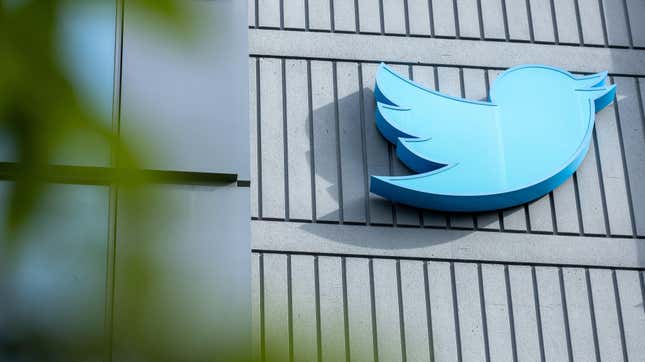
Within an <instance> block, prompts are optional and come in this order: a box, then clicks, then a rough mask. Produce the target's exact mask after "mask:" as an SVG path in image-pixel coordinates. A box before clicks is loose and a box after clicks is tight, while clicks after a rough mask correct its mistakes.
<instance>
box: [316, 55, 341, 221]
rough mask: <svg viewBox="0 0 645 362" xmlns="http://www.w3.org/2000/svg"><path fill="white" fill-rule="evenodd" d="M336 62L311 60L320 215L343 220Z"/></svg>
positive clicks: (317, 213)
mask: <svg viewBox="0 0 645 362" xmlns="http://www.w3.org/2000/svg"><path fill="white" fill-rule="evenodd" d="M332 68H333V64H332V63H331V62H321V61H312V62H311V99H312V108H313V121H312V125H313V137H314V150H313V151H314V169H315V175H314V177H315V195H316V204H315V206H316V218H317V219H318V220H328V221H337V220H338V219H339V212H338V211H339V210H338V201H339V187H340V185H339V180H338V171H339V167H338V154H337V150H338V148H337V147H338V138H337V133H336V131H337V126H338V123H337V119H336V111H335V107H334V80H333V69H332Z"/></svg>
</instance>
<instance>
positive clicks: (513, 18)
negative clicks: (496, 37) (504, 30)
mask: <svg viewBox="0 0 645 362" xmlns="http://www.w3.org/2000/svg"><path fill="white" fill-rule="evenodd" d="M505 3H506V14H507V17H506V19H507V21H508V34H509V37H510V39H513V40H524V41H529V40H531V33H530V30H529V18H528V10H527V7H526V5H527V1H526V0H506V1H505Z"/></svg>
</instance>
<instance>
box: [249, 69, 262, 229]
mask: <svg viewBox="0 0 645 362" xmlns="http://www.w3.org/2000/svg"><path fill="white" fill-rule="evenodd" d="M257 68H258V61H257V59H256V58H249V145H250V147H249V150H250V156H251V161H250V172H251V217H258V216H259V215H260V194H259V192H260V191H259V188H260V182H259V178H258V176H259V172H258V170H259V164H258V162H259V159H260V154H259V151H260V150H259V149H258V145H259V144H258V142H259V138H258V131H259V129H258V106H259V104H258V103H259V102H258V96H259V93H258V90H257V83H258V82H259V79H258V77H257Z"/></svg>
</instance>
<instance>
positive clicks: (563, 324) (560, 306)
mask: <svg viewBox="0 0 645 362" xmlns="http://www.w3.org/2000/svg"><path fill="white" fill-rule="evenodd" d="M559 272H560V271H559V268H553V267H536V268H535V277H536V284H537V293H538V300H539V301H540V323H541V328H542V336H543V342H544V358H545V359H546V360H547V361H567V360H569V359H568V358H567V357H568V356H569V355H570V354H569V344H570V342H571V340H570V336H569V324H568V323H569V321H568V314H567V312H568V310H567V309H566V304H565V303H563V301H564V300H565V299H564V298H563V295H562V294H561V291H562V286H561V280H560V277H559Z"/></svg>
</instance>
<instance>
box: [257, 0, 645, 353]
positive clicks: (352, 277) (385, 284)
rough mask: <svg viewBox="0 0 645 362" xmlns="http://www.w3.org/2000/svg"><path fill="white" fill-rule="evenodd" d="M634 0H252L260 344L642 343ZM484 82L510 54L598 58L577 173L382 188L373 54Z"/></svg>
mask: <svg viewBox="0 0 645 362" xmlns="http://www.w3.org/2000/svg"><path fill="white" fill-rule="evenodd" d="M644 4H645V3H643V2H642V1H639V0H627V1H624V2H622V1H609V0H602V1H596V0H551V1H549V0H529V1H515V0H506V1H503V0H491V1H483V0H481V1H476V0H470V1H468V0H458V1H450V0H447V1H443V0H380V1H379V0H371V1H370V0H357V1H351V0H309V1H305V0H281V1H278V0H273V1H270V0H255V1H253V0H251V1H250V7H249V41H250V46H249V48H250V49H249V52H250V59H249V74H250V77H249V78H250V83H249V86H250V100H251V104H250V106H251V107H250V113H249V116H250V126H251V127H250V137H251V180H252V181H251V214H252V218H253V221H252V245H253V248H254V254H253V267H254V269H253V287H254V296H253V298H254V303H255V304H254V307H253V312H254V350H255V353H256V356H257V357H258V358H263V359H265V360H271V361H286V360H295V361H303V360H317V359H319V360H320V359H322V360H330V361H337V360H342V359H351V360H376V359H378V360H381V361H396V360H409V361H423V360H436V361H449V360H463V361H475V360H492V361H505V360H529V361H532V360H580V361H591V360H600V359H602V360H611V361H618V360H627V359H629V360H639V359H642V358H643V356H644V355H645V347H644V346H643V344H642V343H641V341H642V340H643V339H644V338H645V306H644V303H643V301H644V299H645V282H644V279H645V274H644V271H645V183H643V182H642V180H643V179H644V178H645V126H644V124H645V117H644V114H643V105H644V103H645V98H644V97H645V78H643V77H644V76H645V27H644V25H643V24H644V23H643V22H641V21H640V20H639V19H642V18H643V17H644V16H645V5H644ZM380 61H386V62H388V63H389V64H391V65H393V67H394V68H395V69H396V70H397V71H399V72H400V73H402V74H405V75H408V76H409V77H410V78H412V79H414V80H415V81H419V82H421V83H423V84H425V85H426V86H428V87H430V88H433V89H438V90H440V91H442V92H445V93H448V94H452V95H456V96H465V97H468V98H472V99H484V98H486V97H487V91H488V88H489V85H490V83H491V82H492V81H493V80H494V79H495V77H496V75H497V74H499V72H501V71H502V70H503V69H505V68H507V67H510V66H513V65H517V64H522V63H544V64H551V65H555V66H559V67H563V68H565V69H567V70H569V71H572V72H576V73H590V72H596V71H601V70H608V71H609V73H610V75H611V77H610V79H611V82H614V83H616V84H617V85H618V97H617V101H616V102H615V103H614V104H613V105H611V106H609V107H607V108H606V109H605V110H603V111H602V112H600V113H598V114H597V116H596V129H595V133H594V138H593V143H592V146H591V149H590V150H589V153H588V155H587V157H586V159H585V161H584V163H583V164H582V166H581V167H580V169H579V170H578V172H576V174H575V175H574V176H573V177H572V178H571V179H569V180H568V181H567V182H565V184H563V185H562V186H561V187H559V188H558V189H556V190H555V191H553V192H552V193H550V194H549V195H546V196H544V197H543V198H542V199H540V200H537V201H535V202H532V203H529V204H527V205H522V206H519V207H516V208H512V209H509V210H503V211H500V212H489V213H480V214H472V215H455V214H444V213H436V212H429V211H426V210H417V209H414V208H410V207H406V206H402V205H393V204H391V203H389V202H388V201H386V200H383V199H381V198H378V197H376V196H374V195H371V194H370V193H369V192H368V177H369V175H372V174H378V175H387V174H394V175H401V174H407V173H410V171H409V170H407V169H406V168H405V166H403V165H402V164H401V163H400V162H399V160H398V159H397V158H396V156H395V154H394V149H393V147H392V146H391V145H389V144H388V143H387V142H386V141H385V140H384V139H383V138H382V137H381V136H380V134H379V133H378V131H377V130H376V128H375V126H374V99H373V85H374V74H375V70H376V67H377V65H378V63H379V62H380Z"/></svg>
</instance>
